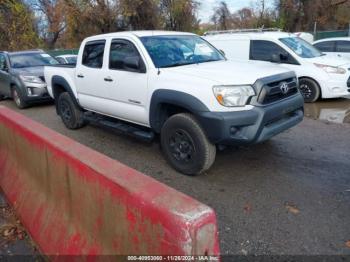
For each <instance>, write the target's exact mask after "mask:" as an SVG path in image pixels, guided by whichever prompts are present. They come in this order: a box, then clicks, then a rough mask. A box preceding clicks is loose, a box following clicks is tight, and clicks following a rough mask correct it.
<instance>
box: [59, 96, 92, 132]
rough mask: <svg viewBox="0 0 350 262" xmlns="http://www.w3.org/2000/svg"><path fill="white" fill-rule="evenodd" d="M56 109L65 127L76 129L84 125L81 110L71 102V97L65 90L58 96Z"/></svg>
mask: <svg viewBox="0 0 350 262" xmlns="http://www.w3.org/2000/svg"><path fill="white" fill-rule="evenodd" d="M57 109H58V114H59V115H60V116H61V119H62V121H63V123H64V125H65V126H66V127H67V128H69V129H78V128H81V127H83V126H84V125H85V121H84V112H83V110H81V109H80V108H79V107H78V106H77V105H76V104H75V103H74V102H73V99H72V97H71V96H70V95H69V94H68V93H67V92H64V93H62V94H60V96H59V97H58V101H57Z"/></svg>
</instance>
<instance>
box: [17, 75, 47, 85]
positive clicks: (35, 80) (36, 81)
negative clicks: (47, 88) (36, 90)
mask: <svg viewBox="0 0 350 262" xmlns="http://www.w3.org/2000/svg"><path fill="white" fill-rule="evenodd" d="M19 77H20V78H21V79H22V81H23V82H24V83H31V84H43V83H44V82H43V81H42V80H41V79H40V78H39V77H38V76H19Z"/></svg>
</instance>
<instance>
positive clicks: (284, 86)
mask: <svg viewBox="0 0 350 262" xmlns="http://www.w3.org/2000/svg"><path fill="white" fill-rule="evenodd" d="M280 89H281V91H282V94H284V95H285V94H287V93H288V91H289V86H288V83H287V82H282V83H281V84H280Z"/></svg>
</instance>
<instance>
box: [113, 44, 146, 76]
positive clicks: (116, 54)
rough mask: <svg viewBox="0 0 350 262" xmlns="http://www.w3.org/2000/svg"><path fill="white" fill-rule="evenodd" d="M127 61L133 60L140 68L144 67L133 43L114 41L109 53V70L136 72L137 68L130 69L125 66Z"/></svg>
mask: <svg viewBox="0 0 350 262" xmlns="http://www.w3.org/2000/svg"><path fill="white" fill-rule="evenodd" d="M127 59H132V60H134V61H135V63H136V64H137V62H138V64H139V66H142V65H144V64H143V61H142V58H141V56H140V53H139V52H138V50H137V49H136V47H135V46H134V44H133V43H131V42H130V41H127V40H113V41H112V44H111V50H110V53H109V68H110V69H115V70H123V71H130V72H135V71H139V70H135V68H130V67H128V66H127V65H126V64H125V61H126V60H127Z"/></svg>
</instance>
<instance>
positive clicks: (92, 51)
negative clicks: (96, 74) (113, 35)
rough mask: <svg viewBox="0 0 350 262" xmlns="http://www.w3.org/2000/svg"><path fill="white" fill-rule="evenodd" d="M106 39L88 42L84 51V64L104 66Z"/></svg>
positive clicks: (96, 66)
mask: <svg viewBox="0 0 350 262" xmlns="http://www.w3.org/2000/svg"><path fill="white" fill-rule="evenodd" d="M104 49H105V41H92V42H87V43H86V45H85V47H84V52H83V65H85V66H88V67H92V68H102V64H103V54H104Z"/></svg>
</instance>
